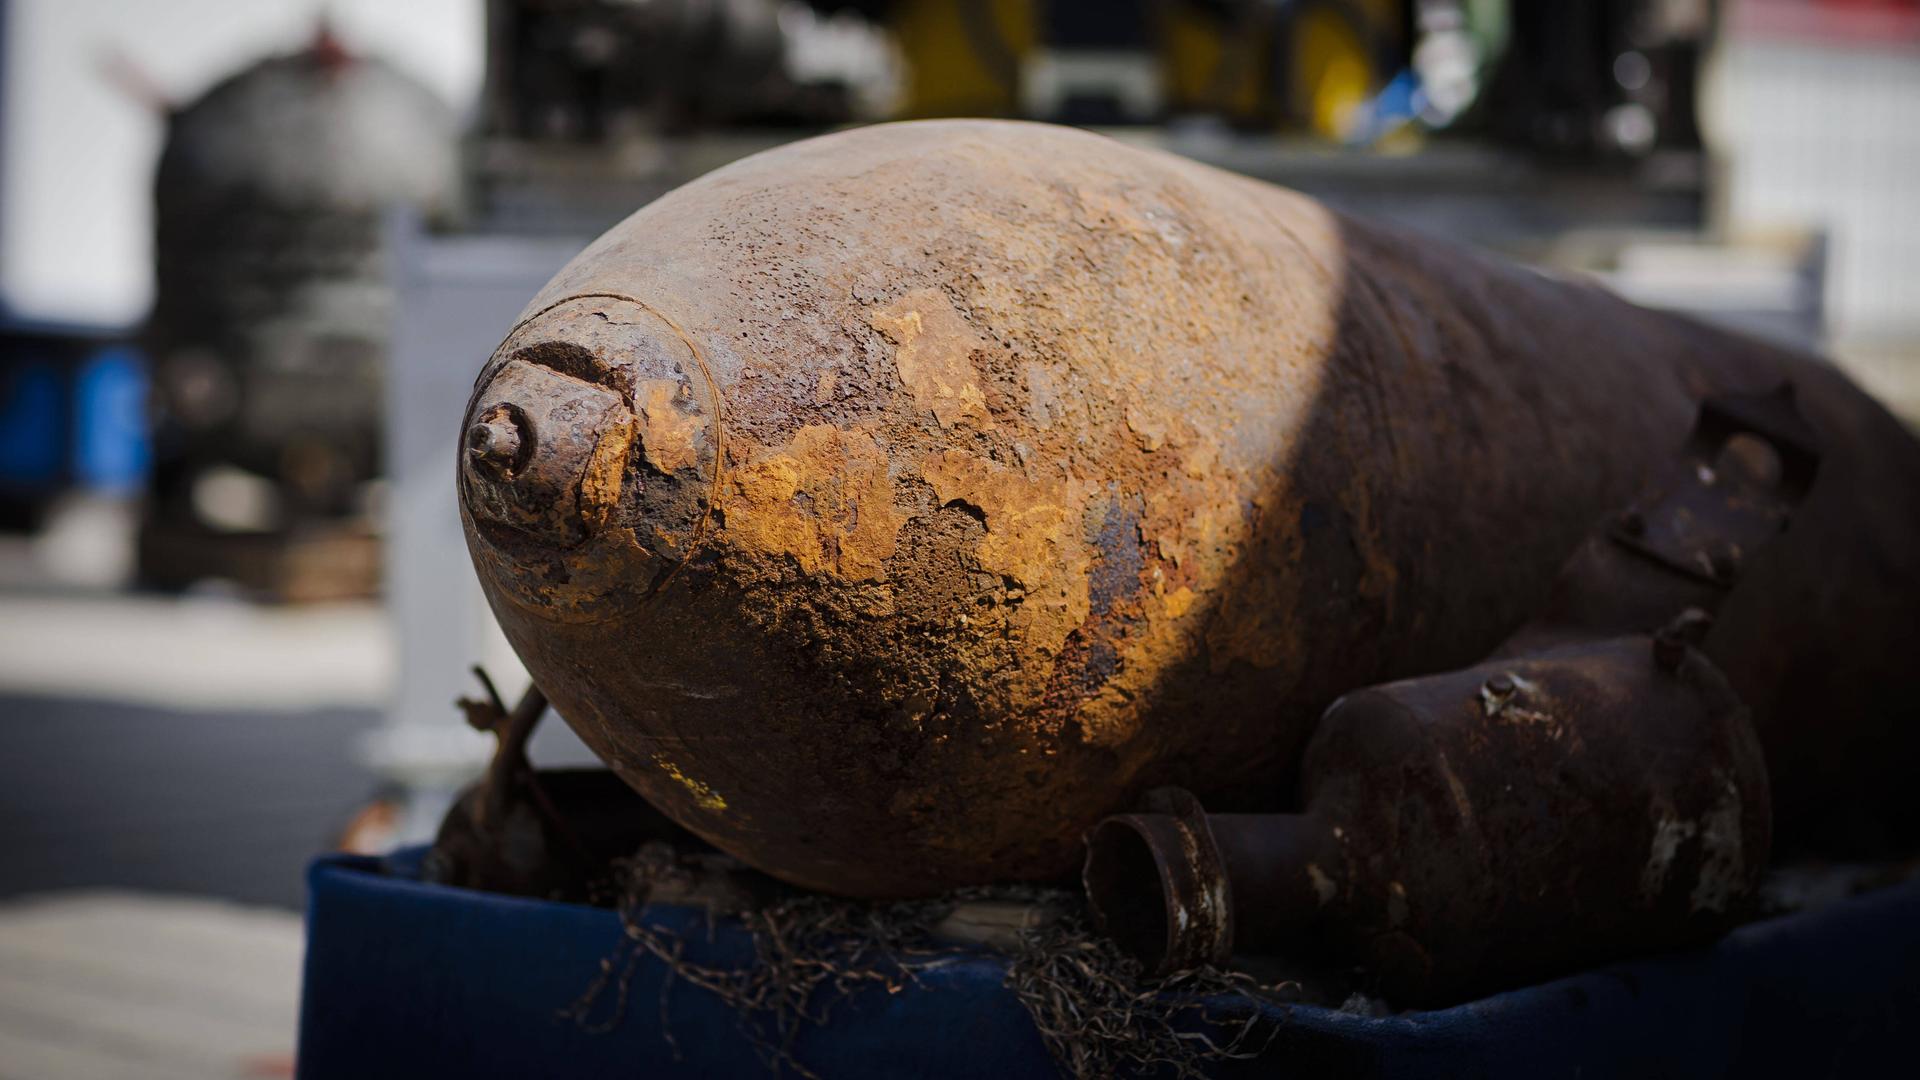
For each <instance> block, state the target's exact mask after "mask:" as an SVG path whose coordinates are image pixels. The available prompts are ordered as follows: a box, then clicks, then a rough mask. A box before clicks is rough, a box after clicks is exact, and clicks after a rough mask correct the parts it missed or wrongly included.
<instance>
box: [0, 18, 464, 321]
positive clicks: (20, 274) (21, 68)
mask: <svg viewBox="0 0 1920 1080" xmlns="http://www.w3.org/2000/svg"><path fill="white" fill-rule="evenodd" d="M7 10H8V18H9V26H8V27H7V41H6V58H5V64H6V66H5V77H6V94H5V107H6V116H5V118H4V124H3V125H0V132H4V138H5V142H4V146H0V298H4V299H5V301H6V302H8V303H10V304H11V305H13V307H14V308H15V309H16V310H18V311H20V312H22V313H24V314H28V315H34V316H41V317H48V318H70V319H82V320H88V321H95V320H97V321H103V322H114V323H125V322H133V321H135V320H138V319H140V318H141V317H143V316H144V315H145V314H146V310H147V305H148V303H149V301H150V299H151V297H152V294H153V281H152V277H153V272H152V266H151V248H152V231H153V226H152V212H151V205H152V197H151V184H152V178H153V167H154V164H155V162H156V161H157V160H158V155H159V152H160V139H161V134H162V124H161V118H160V117H159V116H157V115H155V114H154V112H153V111H152V110H151V109H149V108H147V107H146V106H144V105H142V104H141V103H140V102H138V101H136V100H133V99H132V98H131V97H130V96H129V95H128V94H127V93H126V92H125V91H124V90H123V89H121V88H120V87H118V86H116V85H115V84H114V83H113V81H112V80H111V79H110V78H109V77H108V76H107V75H106V74H104V71H103V67H104V65H103V57H104V56H106V55H107V54H108V53H109V52H110V51H114V50H117V51H118V52H120V53H122V54H124V55H125V56H126V57H127V58H128V59H129V60H131V61H132V62H133V64H134V65H135V66H136V67H138V68H139V69H141V70H143V71H144V72H146V73H147V74H148V75H149V76H150V77H151V79H152V81H153V82H154V84H156V85H157V87H158V88H159V89H160V90H162V91H163V92H164V93H165V94H166V95H167V96H169V97H170V98H172V99H173V100H176V101H186V100H190V99H191V98H192V97H194V96H195V95H197V94H198V93H200V91H202V90H204V89H206V88H207V87H208V86H209V85H211V84H212V83H213V82H215V81H217V80H218V79H220V78H221V77H223V76H225V75H226V74H228V73H229V72H231V71H233V70H234V69H236V68H238V67H240V66H242V65H244V64H246V63H248V62H250V61H252V60H255V59H258V58H260V57H262V56H265V55H268V54H270V53H275V52H286V51H290V50H292V49H295V48H298V47H299V46H301V45H303V44H305V43H306V42H307V41H308V40H310V39H311V37H312V35H313V30H314V25H315V21H316V19H317V18H318V17H319V16H320V14H321V12H322V11H323V10H324V11H325V12H326V13H327V14H328V15H329V16H330V17H331V19H332V21H333V25H334V28H335V32H336V33H337V34H338V35H339V36H340V38H341V39H342V40H343V41H344V42H345V43H346V44H347V46H348V47H349V48H351V49H354V50H355V51H358V52H364V53H368V54H371V55H377V56H380V57H383V58H385V59H387V60H388V61H390V62H392V63H393V64H395V65H396V66H398V67H400V68H401V69H403V70H405V71H406V72H407V73H409V74H411V75H413V76H414V77H415V78H418V79H420V80H421V81H422V82H424V83H425V84H426V85H428V86H429V87H431V88H433V89H434V90H435V91H436V92H438V93H439V94H440V95H441V96H442V97H444V98H445V99H446V100H447V101H448V102H449V103H451V104H453V105H454V106H455V107H457V108H459V109H460V110H462V113H463V114H464V113H465V112H466V110H468V109H469V108H470V107H471V104H472V102H473V100H474V98H475V97H476V95H477V94H478V91H479V85H480V77H481V70H482V63H483V55H482V54H483V49H484V43H485V40H484V39H485V27H484V14H485V13H484V11H483V8H482V3H481V0H11V2H10V3H8V5H7Z"/></svg>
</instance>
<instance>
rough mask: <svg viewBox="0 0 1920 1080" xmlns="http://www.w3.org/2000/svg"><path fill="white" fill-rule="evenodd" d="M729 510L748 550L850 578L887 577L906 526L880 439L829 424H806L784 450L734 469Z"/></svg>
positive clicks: (733, 536) (726, 498)
mask: <svg viewBox="0 0 1920 1080" xmlns="http://www.w3.org/2000/svg"><path fill="white" fill-rule="evenodd" d="M722 509H723V510H724V511H725V514H726V518H725V520H726V535H727V537H728V539H729V540H730V541H731V542H732V543H733V544H734V545H735V546H736V547H738V548H740V549H741V550H743V551H749V552H757V553H759V554H763V555H772V556H782V555H784V556H790V557H791V558H792V559H793V560H794V562H795V563H797V564H798V565H799V567H800V569H802V570H804V571H806V572H807V573H820V572H823V571H824V572H831V573H833V574H836V575H838V576H840V577H842V578H845V579H847V580H849V581H866V580H872V579H876V578H880V577H882V576H883V575H884V570H885V565H886V561H887V559H888V558H889V557H890V556H892V555H893V551H894V545H895V542H896V538H897V536H898V534H899V531H900V526H901V525H902V524H904V523H905V522H904V519H903V518H902V517H901V516H900V515H899V514H898V513H897V512H896V511H895V510H894V507H893V485H892V483H891V481H890V480H889V479H888V477H887V456H886V453H885V452H884V451H883V450H881V449H880V446H879V445H878V444H877V443H875V442H874V439H873V436H872V435H870V434H868V433H866V432H864V431H842V430H840V429H838V428H835V427H833V426H832V425H828V424H813V425H809V426H807V427H803V428H801V429H800V430H799V431H798V432H796V433H795V434H794V437H793V442H792V443H791V444H789V445H788V446H787V447H786V448H785V449H784V450H781V451H779V452H777V453H774V454H772V455H770V456H768V457H765V458H763V459H762V460H759V461H756V462H754V463H752V464H750V465H747V466H745V467H743V468H738V469H734V470H732V471H731V472H729V473H728V475H727V485H726V489H725V490H724V491H723V493H722Z"/></svg>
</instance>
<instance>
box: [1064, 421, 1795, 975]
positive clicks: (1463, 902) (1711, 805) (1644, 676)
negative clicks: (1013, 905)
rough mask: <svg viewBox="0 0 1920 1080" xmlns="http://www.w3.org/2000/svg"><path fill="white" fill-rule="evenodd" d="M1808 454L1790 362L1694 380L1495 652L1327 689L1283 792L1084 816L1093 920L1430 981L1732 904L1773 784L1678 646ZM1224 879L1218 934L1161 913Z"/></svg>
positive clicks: (1175, 953)
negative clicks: (1213, 811)
mask: <svg viewBox="0 0 1920 1080" xmlns="http://www.w3.org/2000/svg"><path fill="white" fill-rule="evenodd" d="M1819 462H1820V454H1819V451H1818V450H1817V448H1816V447H1815V445H1814V440H1813V438H1812V436H1811V434H1810V433H1809V432H1808V431H1807V429H1806V425H1805V423H1804V421H1803V420H1802V419H1801V418H1800V416H1799V414H1798V412H1797V411H1796V410H1795V409H1794V407H1793V393H1792V391H1791V388H1782V389H1781V390H1779V391H1776V392H1774V393H1772V394H1766V395H1757V396H1735V397H1725V398H1715V399H1710V400H1709V401H1707V402H1706V403H1705V405H1704V406H1703V407H1702V409H1701V413H1700V419H1699V422H1698V423H1697V424H1696V425H1695V428H1694V432H1693V435H1692V437H1691V438H1690V439H1689V440H1688V442H1687V445H1686V447H1685V448H1684V450H1683V452H1682V453H1681V454H1680V455H1679V458H1678V460H1677V461H1676V462H1675V463H1674V465H1673V466H1672V467H1670V468H1669V469H1668V470H1667V472H1666V474H1665V475H1663V476H1661V477H1660V478H1659V479H1658V480H1657V481H1656V482H1655V483H1654V484H1653V485H1652V486H1651V487H1650V488H1649V489H1648V490H1647V492H1646V493H1645V494H1644V495H1643V496H1642V497H1641V498H1640V499H1639V500H1638V501H1636V502H1635V503H1634V504H1633V505H1632V507H1631V508H1629V509H1628V510H1627V511H1625V512H1624V513H1622V514H1621V515H1620V516H1619V517H1618V518H1617V519H1616V520H1615V521H1613V522H1611V523H1609V524H1607V525H1605V526H1603V527H1602V529H1601V530H1599V531H1598V532H1597V533H1596V534H1595V535H1594V536H1593V537H1591V538H1590V539H1589V540H1588V541H1587V542H1586V543H1585V544H1584V545H1582V546H1581V547H1580V548H1579V550H1578V551H1577V553H1576V554H1575V555H1574V556H1573V558H1572V559H1570V560H1569V561H1568V564H1567V566H1566V568H1565V569H1564V570H1563V571H1562V572H1561V575H1560V577H1559V579H1558V581H1557V582H1556V584H1555V587H1554V590H1553V593H1552V597H1551V599H1550V600H1549V602H1548V605H1547V608H1546V611H1545V613H1544V614H1543V615H1542V617H1540V618H1538V619H1536V620H1534V621H1533V622H1531V623H1529V624H1528V625H1527V626H1525V627H1523V628H1522V629H1521V630H1520V631H1519V632H1518V633H1516V634H1515V635H1514V636H1513V638H1511V639H1510V640H1509V641H1508V643H1507V644H1505V645H1503V646H1502V647H1501V648H1500V649H1498V650H1496V652H1495V654H1494V656H1493V658H1491V659H1489V660H1487V661H1485V662H1483V663H1481V664H1478V665H1476V666H1474V667H1470V668H1466V669H1463V670H1460V671H1455V672H1449V673H1447V674H1443V675H1433V676H1427V677H1424V678H1418V679H1409V680H1404V681H1399V682H1392V683H1387V684H1384V685H1380V686H1374V687H1369V688H1367V689H1364V690H1360V691H1357V692H1355V693H1352V694H1348V695H1346V696H1345V697H1343V698H1341V699H1340V700H1339V701H1338V702H1336V703H1335V704H1334V705H1333V707H1332V708H1331V709H1329V710H1328V711H1327V714H1326V716H1325V717H1324V718H1323V719H1322V720H1321V723H1320V729H1319V731H1318V733H1317V734H1316V735H1315V737H1314V739H1313V742H1312V743H1311V744H1310V745H1309V746H1308V748H1307V753H1306V757H1305V763H1304V765H1303V768H1302V785H1301V787H1302V794H1303V797H1304V810H1303V811H1302V812H1301V813H1298V814H1278V815H1264V816H1263V815H1234V814H1227V815H1216V816H1212V817H1209V816H1208V815H1206V814H1204V813H1202V812H1200V810H1199V807H1198V803H1197V802H1195V801H1194V800H1192V798H1191V797H1190V796H1188V797H1186V798H1185V799H1184V800H1183V799H1181V798H1178V797H1170V796H1165V795H1163V796H1161V799H1162V801H1163V802H1167V803H1168V804H1169V805H1170V806H1173V807H1175V808H1177V811H1178V812H1177V813H1175V812H1161V813H1153V812H1147V813H1142V814H1131V815H1125V816H1121V817H1116V818H1110V819H1108V820H1107V821H1106V822H1104V823H1102V824H1101V825H1100V826H1099V827H1098V828H1097V829H1095V830H1094V831H1093V832H1092V833H1091V834H1089V837H1088V857H1087V864H1086V872H1085V881H1086V885H1087V892H1088V895H1089V898H1090V900H1091V902H1092V903H1093V906H1094V910H1095V913H1096V916H1097V917H1098V919H1099V921H1100V922H1101V924H1102V925H1103V926H1105V927H1106V928H1107V929H1108V931H1109V932H1110V933H1112V934H1113V935H1114V936H1116V938H1118V939H1119V940H1120V941H1122V942H1123V943H1125V944H1127V945H1128V946H1129V947H1130V948H1132V949H1133V950H1134V951H1135V952H1136V953H1138V954H1139V955H1141V956H1142V957H1143V958H1144V959H1146V960H1148V961H1149V962H1150V963H1153V964H1155V965H1157V966H1159V967H1161V968H1163V969H1173V968H1177V967H1179V966H1182V965H1187V964H1193V963H1201V962H1206V963H1225V962H1226V961H1227V960H1228V958H1229V956H1230V954H1231V952H1232V951H1233V950H1234V949H1244V950H1250V951H1260V950H1263V949H1272V948H1284V949H1287V950H1291V951H1294V952H1296V953H1297V952H1300V951H1306V952H1320V951H1324V950H1326V949H1328V948H1329V947H1331V948H1332V950H1333V951H1334V952H1335V953H1336V954H1338V955H1341V956H1343V957H1346V958H1357V959H1360V960H1361V961H1363V962H1364V963H1365V964H1366V965H1367V966H1368V968H1369V969H1370V971H1371V973H1372V975H1373V976H1374V978H1375V979H1377V981H1378V985H1379V986H1380V987H1381V988H1382V989H1383V990H1385V991H1386V992H1388V993H1390V994H1391V995H1393V996H1394V997H1395V998H1397V999H1399V1000H1404V1001H1423V1002H1434V1001H1444V1000H1453V999H1459V998H1463V997H1465V996H1468V995H1469V994H1472V993H1475V992H1480V991H1485V990H1488V989H1495V988H1499V987H1503V986H1510V985H1518V984H1520V983H1523V982H1526V981H1528V980H1530V979H1532V978H1535V977H1538V976H1540V975H1543V974H1546V973H1550V972H1553V971H1557V970H1567V969H1569V968H1571V967H1572V966H1574V965H1576V964H1578V963H1581V962H1583V961H1591V960H1597V959H1604V958H1610V957H1617V956H1620V955H1623V954H1628V953H1634V952H1643V951H1648V950H1652V949H1656V948H1660V947H1663V946H1670V945H1675V944H1680V943H1684V942H1689V941H1696V940H1700V939H1702V938H1704V937H1707V936H1711V935H1712V934H1714V933H1717V932H1718V931H1720V930H1721V929H1724V928H1725V927H1726V926H1727V925H1728V924H1729V923H1730V921H1731V920H1732V919H1733V918H1735V917H1736V916H1738V915H1739V914H1740V913H1741V911H1742V909H1743V908H1744V907H1745V906H1746V905H1747V904H1748V903H1749V902H1750V900H1751V898H1752V897H1753V895H1754V892H1755V890H1756V888H1757V887H1758V885H1759V882H1760V878H1761V875H1762V873H1763V872H1764V870H1765V868H1766V864H1767V859H1768V856H1769V853H1770V846H1771V843H1772V831H1773V829H1772V823H1773V818H1772V806H1771V800H1770V795H1769V791H1768V782H1767V769H1766V765H1765V763H1764V760H1763V758H1762V756H1761V750H1760V745H1759V742H1758V740H1757V738H1756V737H1755V735H1754V732H1753V728H1752V724H1751V717H1750V714H1749V710H1748V709H1747V708H1746V707H1745V706H1744V705H1743V704H1742V703H1741V702H1740V700H1739V698H1738V697H1737V696H1736V695H1735V694H1734V692H1733V690H1732V688H1731V687H1730V686H1729V685H1728V683H1727V680H1726V678H1725V677H1724V676H1723V675H1721V673H1720V671H1719V669H1718V668H1716V667H1715V666H1714V664H1713V662H1712V661H1710V660H1708V659H1707V658H1706V657H1705V656H1704V655H1702V654H1701V653H1700V652H1699V651H1697V650H1696V649H1695V648H1694V646H1695V645H1696V644H1697V643H1698V642H1699V641H1700V640H1701V638H1702V637H1703V636H1704V634H1705V633H1706V631H1707V628H1708V627H1709V626H1710V624H1711V621H1712V612H1713V611H1714V610H1715V609H1717V608H1718V607H1720V605H1721V602H1722V600H1723V598H1724V597H1725V596H1726V595H1727V594H1728V592H1729V590H1731V589H1732V587H1733V586H1734V584H1735V582H1736V580H1737V579H1738V577H1739V567H1740V565H1741V563H1742V562H1743V561H1744V560H1745V559H1746V558H1747V557H1748V556H1752V555H1757V554H1759V553H1761V552H1762V551H1763V550H1765V549H1766V548H1767V547H1768V546H1769V545H1770V544H1771V543H1773V542H1774V540H1775V538H1776V537H1777V536H1778V535H1779V534H1780V533H1781V532H1782V530H1784V529H1786V528H1787V527H1788V523H1789V519H1790V518H1791V516H1792V513H1793V510H1794V508H1795V507H1796V506H1797V505H1799V504H1800V502H1801V501H1802V500H1803V499H1805V498H1806V497H1807V495H1808V493H1809V491H1810V489H1811V488H1812V487H1813V486H1814V479H1815V475H1816V473H1817V471H1818V468H1819ZM1771 584H1772V583H1771V582H1770V581H1769V579H1768V578H1767V577H1766V576H1764V575H1763V576H1761V577H1760V578H1759V579H1757V580H1753V581H1750V582H1748V583H1746V584H1745V585H1744V586H1743V588H1748V589H1765V588H1769V587H1771ZM1650 630H1652V631H1655V632H1653V633H1648V631H1650ZM1176 826H1177V828H1176ZM1188 836H1198V837H1201V838H1203V842H1201V843H1193V842H1189V841H1188V840H1187V837H1188ZM1123 864H1132V865H1133V866H1134V867H1136V868H1135V869H1132V870H1129V871H1126V872H1122V870H1121V869H1120V868H1121V867H1122V865H1123ZM1141 864H1144V865H1145V866H1146V867H1147V868H1148V869H1149V871H1150V872H1148V873H1141V872H1140V870H1139V869H1137V867H1138V866H1139V865H1141ZM1223 896H1224V897H1228V898H1229V899H1228V900H1227V901H1226V903H1225V905H1224V906H1225V907H1226V908H1227V909H1228V911H1229V912H1230V916H1229V921H1228V922H1227V924H1226V925H1228V926H1229V927H1230V928H1231V929H1230V931H1229V932H1228V933H1227V934H1225V935H1222V934H1219V933H1212V932H1209V931H1208V929H1207V927H1206V924H1204V923H1199V922H1195V921H1194V920H1191V919H1188V918H1186V917H1185V916H1184V915H1183V914H1180V913H1182V912H1183V911H1184V910H1185V909H1186V908H1189V907H1192V906H1194V905H1196V904H1197V903H1204V902H1208V901H1213V900H1215V898H1217V897H1223ZM1162 916H1164V917H1162ZM1156 918H1158V919H1159V922H1158V924H1156Z"/></svg>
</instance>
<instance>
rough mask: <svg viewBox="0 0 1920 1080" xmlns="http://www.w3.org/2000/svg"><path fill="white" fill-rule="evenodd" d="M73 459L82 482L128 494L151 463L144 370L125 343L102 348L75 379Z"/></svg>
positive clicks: (138, 486)
mask: <svg viewBox="0 0 1920 1080" xmlns="http://www.w3.org/2000/svg"><path fill="white" fill-rule="evenodd" d="M74 413H75V422H74V441H73V464H74V474H75V478H76V479H77V480H78V481H79V482H80V484H81V485H82V486H84V487H87V488H91V489H93V490H95V491H100V492H104V493H107V494H112V495H131V494H133V493H135V492H137V491H139V490H140V489H141V487H142V486H144V485H145V483H146V479H147V469H148V467H149V465H150V464H151V462H152V447H151V445H150V444H149V440H148V432H147V369H146V364H145V363H144V362H143V361H142V358H141V356H140V354H139V353H137V352H135V351H134V350H133V349H131V348H128V347H126V346H113V347H108V348H105V349H101V350H99V351H98V352H95V353H94V354H93V355H92V356H90V357H88V358H87V360H86V362H85V363H84V364H82V365H81V367H80V374H79V377H78V378H77V379H76V380H75V383H74Z"/></svg>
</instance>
